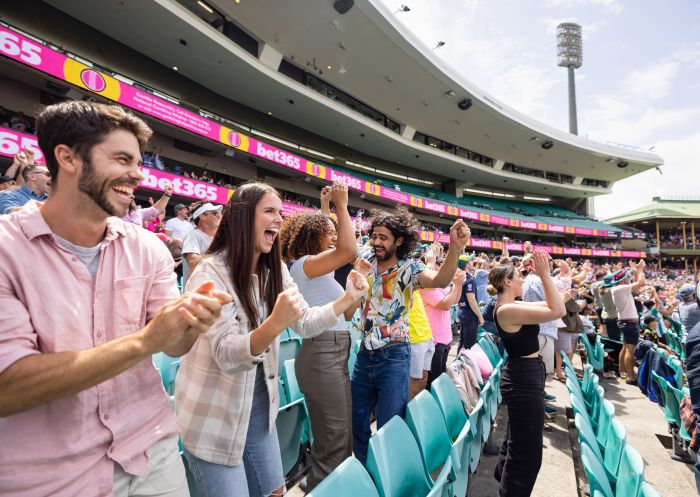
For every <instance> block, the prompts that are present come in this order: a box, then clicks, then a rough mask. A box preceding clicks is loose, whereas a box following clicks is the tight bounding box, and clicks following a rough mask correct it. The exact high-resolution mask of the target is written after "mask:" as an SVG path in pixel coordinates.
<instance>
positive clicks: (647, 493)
mask: <svg viewBox="0 0 700 497" xmlns="http://www.w3.org/2000/svg"><path fill="white" fill-rule="evenodd" d="M637 497H661V496H660V495H659V492H657V491H656V489H655V488H654V487H652V486H651V485H649V484H648V483H647V482H645V481H643V482H642V484H641V485H640V486H639V493H638V494H637Z"/></svg>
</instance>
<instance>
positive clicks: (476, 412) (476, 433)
mask: <svg viewBox="0 0 700 497" xmlns="http://www.w3.org/2000/svg"><path fill="white" fill-rule="evenodd" d="M485 415H486V409H485V404H484V398H483V397H479V400H478V401H477V402H476V405H475V406H474V409H472V412H471V413H470V414H469V426H470V427H471V430H472V439H471V440H472V443H471V448H470V449H469V450H470V463H469V470H470V471H471V472H472V473H474V472H475V471H476V467H477V466H478V465H479V460H480V459H481V443H482V441H483V438H482V437H483V433H482V430H483V424H482V423H483V422H482V419H483V417H484V416H485ZM487 438H488V437H487Z"/></svg>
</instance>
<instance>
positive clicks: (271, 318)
mask: <svg viewBox="0 0 700 497" xmlns="http://www.w3.org/2000/svg"><path fill="white" fill-rule="evenodd" d="M281 224H282V200H281V198H280V196H279V193H277V191H276V190H275V189H274V188H273V187H271V186H269V185H266V184H263V183H249V184H246V185H242V186H240V187H239V188H238V189H237V190H236V191H235V193H234V194H233V196H232V197H231V200H230V201H229V203H228V205H227V206H226V208H225V209H224V212H223V217H222V220H221V224H220V225H219V230H218V231H217V233H216V236H215V237H214V240H213V241H212V244H211V247H210V248H209V250H208V252H207V254H206V256H205V257H204V258H203V259H202V261H201V262H200V263H199V264H198V265H197V269H196V270H195V272H194V273H192V275H191V276H190V279H189V280H188V283H187V286H188V287H190V286H193V287H196V286H197V285H198V284H199V283H198V282H200V281H204V280H212V281H214V284H215V288H216V289H227V291H229V292H230V293H231V295H232V296H233V301H232V303H231V304H229V305H227V306H225V307H224V308H223V309H222V312H221V317H220V318H219V320H218V321H217V322H216V323H215V324H214V325H213V326H212V327H211V329H210V330H209V332H208V333H206V334H205V335H202V336H201V337H200V339H199V340H198V341H197V343H195V345H194V346H193V347H192V350H191V351H190V353H188V354H187V355H186V356H184V357H183V358H182V360H181V362H180V371H179V373H178V376H177V382H176V388H175V399H176V408H177V414H178V418H179V420H180V428H181V437H182V442H183V445H184V447H185V451H184V454H185V458H186V459H187V462H188V463H189V467H190V469H191V471H192V473H193V475H194V476H195V480H196V481H197V484H198V485H199V487H200V489H201V490H202V491H203V494H204V495H207V496H209V497H213V496H219V495H220V496H230V495H241V496H247V495H250V496H264V497H266V496H268V495H282V494H283V491H284V475H283V474H282V462H281V458H280V451H279V444H278V439H277V431H276V428H275V419H276V417H277V410H278V405H279V394H278V378H277V367H278V366H277V362H278V351H279V338H278V337H279V335H280V333H282V331H284V330H285V329H286V328H287V327H292V328H293V329H294V330H295V331H296V332H297V333H298V334H300V335H302V336H304V337H307V338H308V337H314V336H317V335H319V334H320V333H322V332H323V331H325V330H326V329H328V327H330V326H331V325H333V324H334V323H337V321H338V316H339V315H341V314H342V313H343V311H345V310H346V309H347V308H348V307H350V306H351V305H354V304H355V303H356V302H357V301H358V300H359V298H360V296H361V295H363V294H364V293H366V292H367V289H368V284H367V280H366V279H365V278H364V277H363V276H362V275H360V274H359V273H357V272H355V271H353V272H351V274H350V276H349V277H348V282H347V285H346V287H347V288H346V290H345V292H344V293H343V294H342V295H341V296H340V297H339V298H337V299H336V300H335V301H333V302H330V303H328V304H326V305H324V306H320V307H309V306H308V304H307V303H306V301H304V299H303V297H302V296H301V294H300V293H299V291H298V290H297V287H296V285H295V284H294V282H293V281H292V278H291V277H290V275H289V271H288V269H287V266H286V265H284V264H283V263H282V260H281V257H280V247H279V242H278V240H277V234H278V232H279V229H280V226H281Z"/></svg>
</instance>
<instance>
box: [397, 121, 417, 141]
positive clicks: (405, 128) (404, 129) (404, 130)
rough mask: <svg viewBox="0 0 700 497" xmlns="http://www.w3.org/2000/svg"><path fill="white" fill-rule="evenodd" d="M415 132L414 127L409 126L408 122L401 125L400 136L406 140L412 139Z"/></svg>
mask: <svg viewBox="0 0 700 497" xmlns="http://www.w3.org/2000/svg"><path fill="white" fill-rule="evenodd" d="M415 134H416V128H412V127H410V126H409V125H408V124H402V125H401V136H402V137H403V138H405V139H407V140H413V136H414V135H415Z"/></svg>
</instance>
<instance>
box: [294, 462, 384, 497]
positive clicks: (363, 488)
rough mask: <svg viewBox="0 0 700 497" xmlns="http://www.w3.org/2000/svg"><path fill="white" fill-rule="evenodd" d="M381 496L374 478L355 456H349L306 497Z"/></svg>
mask: <svg viewBox="0 0 700 497" xmlns="http://www.w3.org/2000/svg"><path fill="white" fill-rule="evenodd" d="M358 496H362V497H379V493H378V492H377V488H376V487H375V486H374V482H373V481H372V478H371V477H370V476H369V474H367V471H366V470H365V468H364V467H363V466H362V463H360V461H358V460H357V459H355V458H354V457H348V458H347V459H346V460H345V461H343V462H342V463H341V464H340V466H338V467H337V468H335V469H334V470H333V471H332V472H331V474H329V475H328V476H327V477H326V478H324V479H323V481H321V483H319V484H318V486H317V487H316V488H314V489H313V490H312V491H311V492H309V493H308V494H306V497H358Z"/></svg>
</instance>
